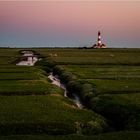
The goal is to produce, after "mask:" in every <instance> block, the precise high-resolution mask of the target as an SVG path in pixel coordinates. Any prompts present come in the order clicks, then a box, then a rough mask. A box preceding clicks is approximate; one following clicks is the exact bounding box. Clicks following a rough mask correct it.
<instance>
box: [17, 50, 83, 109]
mask: <svg viewBox="0 0 140 140" xmlns="http://www.w3.org/2000/svg"><path fill="white" fill-rule="evenodd" d="M38 60H39V58H38V57H37V56H35V55H34V52H32V51H24V52H23V55H22V59H21V60H20V61H19V62H18V63H17V64H16V65H20V66H34V64H35V63H36V62H37V61H38ZM48 78H49V79H50V80H51V81H52V84H53V85H56V86H58V87H59V88H61V89H63V90H64V97H66V98H69V97H68V96H67V93H68V91H67V89H66V86H65V85H64V84H62V83H61V81H60V79H59V77H58V76H56V75H55V76H54V75H53V73H52V72H51V73H50V74H49V76H48ZM72 95H73V98H70V99H71V100H72V101H73V102H74V103H75V104H76V105H77V107H78V108H83V105H82V102H81V101H80V98H79V97H78V96H77V95H76V94H72Z"/></svg>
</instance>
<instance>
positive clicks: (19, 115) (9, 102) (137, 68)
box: [0, 48, 140, 140]
mask: <svg viewBox="0 0 140 140" xmlns="http://www.w3.org/2000/svg"><path fill="white" fill-rule="evenodd" d="M19 50H20V49H0V135H1V136H0V139H2V140H9V139H14V140H15V139H17V140H18V139H27V140H28V139H29V140H32V139H35V140H43V139H50V140H53V139H62V140H63V139H64V140H65V139H75V140H76V139H83V140H88V139H95V140H96V139H97V140H108V139H110V140H124V139H128V140H138V139H140V135H139V131H140V123H139V122H140V103H139V100H140V86H139V85H140V84H139V83H140V49H101V50H97V49H68V48H67V49H34V50H35V51H36V52H38V53H40V54H41V55H42V56H44V57H46V58H45V59H44V60H46V62H45V61H44V62H43V64H41V66H40V65H39V66H38V65H37V66H34V67H26V66H16V65H15V63H14V62H15V61H16V60H17V59H18V58H19V57H20V54H19ZM48 60H49V61H50V60H53V61H54V62H55V64H56V65H57V66H59V67H61V68H63V69H64V70H65V72H66V74H65V75H69V74H70V76H74V77H75V78H76V80H77V81H78V82H80V83H82V84H89V85H91V86H89V85H83V87H82V89H81V90H84V88H86V90H85V91H84V92H83V94H85V95H84V96H83V98H86V100H87V95H88V93H87V95H86V92H87V91H88V88H89V87H92V88H93V90H92V91H90V90H89V91H90V95H88V105H89V106H90V110H89V109H86V108H84V109H78V108H77V107H76V105H75V104H74V103H73V102H72V100H71V99H69V98H65V97H63V90H62V89H60V88H58V87H56V86H54V85H52V84H51V83H50V81H49V79H48V78H47V75H48V73H47V72H46V71H45V70H47V69H48V68H49V67H50V66H51V65H49V66H48V62H47V61H48ZM51 63H52V62H51ZM46 66H48V68H46ZM69 80H71V77H70V78H68V82H69ZM72 80H73V79H72ZM95 112H96V113H95ZM116 130H117V131H121V132H112V131H116ZM104 132H110V133H105V134H102V133H104ZM97 134H98V135H97ZM4 135H7V136H4ZM55 135H61V136H55ZM86 135H91V136H86Z"/></svg>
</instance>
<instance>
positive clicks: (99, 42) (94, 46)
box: [92, 31, 106, 48]
mask: <svg viewBox="0 0 140 140" xmlns="http://www.w3.org/2000/svg"><path fill="white" fill-rule="evenodd" d="M92 48H106V45H105V44H102V41H101V32H100V31H98V40H97V44H94V45H93V46H92Z"/></svg>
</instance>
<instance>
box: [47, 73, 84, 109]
mask: <svg viewBox="0 0 140 140" xmlns="http://www.w3.org/2000/svg"><path fill="white" fill-rule="evenodd" d="M48 78H49V79H50V80H51V81H52V84H54V85H56V86H58V87H60V88H62V89H63V90H64V97H68V96H67V93H68V91H67V89H66V86H65V85H64V84H62V83H61V81H60V79H59V78H58V76H54V75H53V73H52V72H51V73H50V74H49V76H48ZM68 98H69V97H68ZM70 99H71V100H73V102H74V103H75V104H76V105H77V107H78V108H83V105H82V103H81V101H80V98H79V97H78V96H77V95H76V94H73V98H70Z"/></svg>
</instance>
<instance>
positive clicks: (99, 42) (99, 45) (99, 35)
mask: <svg viewBox="0 0 140 140" xmlns="http://www.w3.org/2000/svg"><path fill="white" fill-rule="evenodd" d="M97 46H98V48H101V46H102V42H101V32H100V31H98V42H97Z"/></svg>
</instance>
